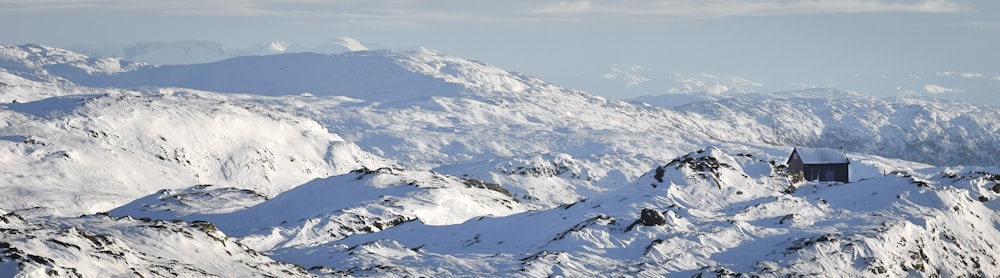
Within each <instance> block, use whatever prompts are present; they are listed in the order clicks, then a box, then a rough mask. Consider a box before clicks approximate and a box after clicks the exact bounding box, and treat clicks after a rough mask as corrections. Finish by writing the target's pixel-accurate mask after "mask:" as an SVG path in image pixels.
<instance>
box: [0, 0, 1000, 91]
mask: <svg viewBox="0 0 1000 278" xmlns="http://www.w3.org/2000/svg"><path fill="white" fill-rule="evenodd" d="M0 26H3V28H0V44H23V43H41V44H45V45H50V46H56V47H68V46H72V45H80V44H97V43H134V42H169V41H182V40H206V41H213V42H218V43H221V44H222V45H223V46H224V47H226V48H245V47H248V46H250V45H253V44H260V43H266V42H270V41H274V40H279V41H285V42H292V43H298V44H303V45H318V44H320V43H322V42H324V41H326V40H327V39H330V38H334V37H351V38H354V39H357V40H360V41H362V42H364V43H368V44H374V45H380V46H386V47H391V48H412V47H416V46H422V47H426V48H429V49H433V50H437V51H439V52H441V53H444V54H448V55H452V56H457V57H462V58H467V59H473V60H477V61H482V62H485V63H488V64H492V65H496V66H499V67H502V68H504V69H507V70H511V71H516V72H520V73H524V74H527V75H532V76H536V77H539V78H542V79H544V80H546V81H549V82H553V83H556V84H559V85H562V86H564V87H568V88H574V89H582V90H585V91H588V92H590V93H594V94H598V95H605V96H611V97H618V98H627V97H634V96H638V95H649V94H658V93H663V92H666V91H668V87H671V86H673V87H677V86H678V84H681V83H682V82H680V81H678V80H684V79H685V78H688V77H698V78H700V79H710V80H716V81H719V82H729V83H740V82H744V83H746V84H756V85H754V86H763V87H766V88H768V89H772V90H781V89H794V88H795V87H796V86H804V87H808V86H825V85H836V84H837V83H839V82H844V81H845V80H849V79H851V78H857V77H858V76H864V77H871V76H885V75H907V74H912V73H932V72H942V71H949V72H977V73H987V74H996V73H1000V68H998V67H1000V66H998V65H1000V1H995V0H649V1H637V0H590V1H574V0H568V1H537V0H510V1H484V0H465V1H457V0H429V1H418V0H281V1H278V0H241V1H238V0H198V1H194V0H177V1H161V0H156V1H150V0H81V1H70V0H31V1H28V0H0Z"/></svg>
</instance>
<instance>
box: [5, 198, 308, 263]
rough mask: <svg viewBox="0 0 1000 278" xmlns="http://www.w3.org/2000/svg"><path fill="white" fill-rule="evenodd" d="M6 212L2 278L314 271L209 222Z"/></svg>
mask: <svg viewBox="0 0 1000 278" xmlns="http://www.w3.org/2000/svg"><path fill="white" fill-rule="evenodd" d="M0 213H3V214H2V215H0V228H2V231H0V276H3V277H46V276H49V277H50V276H56V277H167V276H173V277H177V276H181V277H205V276H222V277H234V276H239V277H260V276H264V277H277V276H280V277H308V276H310V275H309V273H308V272H306V270H305V269H303V268H301V267H299V266H296V265H293V264H288V263H282V262H276V261H274V260H272V259H270V258H269V257H267V256H264V255H262V254H260V253H257V252H255V251H254V250H252V249H250V248H247V247H246V246H243V245H240V244H239V243H237V242H236V241H234V240H233V239H232V238H229V237H227V236H226V235H225V234H223V233H222V232H220V231H218V230H216V229H215V226H213V225H212V224H211V223H207V222H192V223H186V222H182V221H160V220H156V221H152V220H149V219H133V218H129V217H124V218H118V219H115V218H111V217H109V216H107V215H87V216H81V217H76V218H69V219H52V218H47V217H37V216H33V214H35V213H33V212H31V211H28V212H27V213H28V215H22V214H21V213H24V212H7V211H0Z"/></svg>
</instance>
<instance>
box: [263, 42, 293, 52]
mask: <svg viewBox="0 0 1000 278" xmlns="http://www.w3.org/2000/svg"><path fill="white" fill-rule="evenodd" d="M290 45H291V44H289V43H286V42H283V41H271V42H270V43H268V44H267V46H266V48H267V49H268V50H271V51H274V52H285V50H288V47H289V46H290Z"/></svg>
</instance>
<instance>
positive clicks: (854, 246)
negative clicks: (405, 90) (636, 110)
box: [273, 148, 1000, 277]
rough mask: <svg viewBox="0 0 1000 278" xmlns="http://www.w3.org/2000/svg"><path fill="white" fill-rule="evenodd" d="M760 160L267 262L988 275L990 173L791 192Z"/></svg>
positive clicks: (552, 270)
mask: <svg viewBox="0 0 1000 278" xmlns="http://www.w3.org/2000/svg"><path fill="white" fill-rule="evenodd" d="M758 155H760V154H747V153H740V154H733V155H731V154H729V153H727V152H725V151H723V150H720V149H714V148H713V149H708V150H704V151H698V152H695V153H691V154H689V155H685V156H683V157H679V158H677V160H675V161H672V162H670V163H668V164H666V165H663V166H661V167H658V168H657V169H655V170H653V171H650V172H649V173H647V174H646V175H644V176H643V177H642V178H640V179H639V180H638V181H637V182H636V183H634V184H632V185H630V186H627V187H624V188H621V189H618V190H615V191H612V192H608V193H606V194H603V195H601V196H597V197H594V198H590V199H587V200H584V201H580V202H577V203H574V204H572V205H566V206H562V207H559V208H554V209H549V210H542V211H533V212H525V213H520V214H513V215H509V216H504V217H483V218H476V219H473V220H471V221H467V222H464V223H461V224H457V225H445V226H439V225H428V224H427V223H423V222H419V221H414V222H406V223H402V224H400V225H397V226H394V227H391V228H389V229H386V230H384V231H381V232H377V233H365V234H356V235H353V236H350V237H347V238H344V239H340V240H334V241H332V242H330V243H328V244H314V245H309V246H303V247H302V248H294V249H277V250H275V251H274V255H273V256H274V257H275V258H278V259H279V260H284V261H289V262H293V263H296V264H298V265H302V266H305V267H308V268H310V269H311V270H313V271H314V273H326V274H334V275H363V276H369V275H371V276H465V275H472V276H526V277H539V276H553V275H557V276H620V275H624V276H637V275H645V276H663V275H668V274H669V275H681V276H690V275H693V274H698V273H703V274H708V275H715V274H728V275H736V274H738V273H743V274H747V275H764V276H772V275H774V276H778V275H782V276H783V275H786V274H792V275H795V274H805V275H823V274H824V273H839V274H842V275H846V276H869V275H875V274H887V275H890V276H900V275H923V276H927V275H935V274H940V275H946V276H957V275H973V276H978V275H985V274H987V273H995V271H997V270H998V266H997V265H996V260H997V255H996V254H1000V253H998V251H1000V250H997V249H996V247H995V246H994V245H992V244H991V242H993V241H995V240H998V239H1000V231H997V230H995V229H993V228H991V227H993V226H995V225H997V224H998V223H1000V222H998V221H1000V216H998V215H997V214H996V212H995V209H996V206H997V205H996V204H997V203H996V202H997V201H996V199H997V198H998V197H1000V194H998V193H997V192H996V191H993V189H992V188H994V187H1000V185H997V184H998V183H997V181H996V177H995V176H994V175H993V174H988V173H985V172H981V171H982V170H981V169H946V170H945V172H943V174H932V173H931V172H930V171H928V172H927V173H922V174H918V175H920V176H923V177H917V176H914V175H911V174H900V175H895V174H894V175H889V176H884V177H882V176H877V177H871V178H868V179H865V180H864V181H861V182H857V183H851V184H814V183H806V184H799V185H796V186H797V188H796V187H792V184H790V183H789V182H788V180H787V178H786V177H785V176H783V175H782V173H783V172H782V170H781V166H780V165H775V164H773V161H770V160H765V159H766V157H767V156H766V155H765V156H764V157H763V158H765V159H762V158H761V157H759V156H758ZM995 170H996V169H994V170H993V171H995ZM979 196H982V198H984V199H982V200H980V199H979ZM984 200H985V201H984ZM643 214H648V215H649V216H643ZM959 227H963V228H959ZM964 227H979V228H985V229H986V230H977V229H966V228H964Z"/></svg>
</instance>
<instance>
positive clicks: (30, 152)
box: [0, 89, 389, 215]
mask: <svg viewBox="0 0 1000 278" xmlns="http://www.w3.org/2000/svg"><path fill="white" fill-rule="evenodd" d="M0 107H2V108H3V109H2V110H0V115H2V117H0V139H2V140H0V148H2V150H4V151H3V152H0V157H2V160H3V161H5V163H4V165H5V166H4V167H3V168H2V169H0V176H2V177H4V178H3V179H0V184H2V185H0V186H2V187H4V188H8V189H10V190H12V191H9V192H10V194H4V195H3V196H0V199H2V200H3V202H2V203H3V207H5V208H7V209H14V208H20V207H35V206H45V207H50V208H52V209H54V211H52V212H51V213H53V214H60V215H63V214H69V215H78V214H80V213H95V212H100V211H106V210H108V209H111V208H114V207H116V206H119V205H122V204H124V203H126V202H128V201H129V200H132V199H134V198H137V197H140V196H144V195H146V194H149V193H150V192H154V191H157V190H159V189H162V188H182V187H188V186H191V185H194V184H218V185H223V186H236V187H240V188H245V189H253V190H256V191H259V192H262V193H264V194H267V195H269V196H273V195H275V194H277V193H280V192H283V191H285V190H287V189H289V188H291V187H294V186H297V185H299V184H301V183H303V182H305V181H308V180H311V179H314V178H320V177H327V176H330V175H334V174H340V173H347V172H349V171H351V170H354V169H357V168H360V167H363V166H369V167H381V166H385V165H389V164H388V163H387V162H385V161H384V160H382V159H380V158H377V157H374V156H372V155H370V154H368V153H366V152H364V151H363V150H361V149H360V148H359V147H358V146H357V145H354V144H351V143H347V142H344V141H343V140H342V139H341V138H340V137H339V136H337V135H335V134H331V133H329V131H328V130H327V129H325V128H324V127H322V126H321V125H319V124H318V123H316V122H315V121H311V120H309V119H305V118H301V117H297V116H294V115H290V114H286V113H281V112H277V111H270V110H267V109H260V108H258V107H257V106H256V105H255V104H253V103H248V102H241V101H239V100H234V99H227V98H222V99H213V97H212V95H211V94H209V95H200V94H199V93H185V92H183V91H181V92H177V91H174V90H171V89H164V90H162V91H157V92H155V93H149V94H139V93H134V92H112V93H110V94H107V95H90V96H65V97H55V98H49V99H45V100H39V101H34V102H26V103H14V104H5V105H3V106H0Z"/></svg>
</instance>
